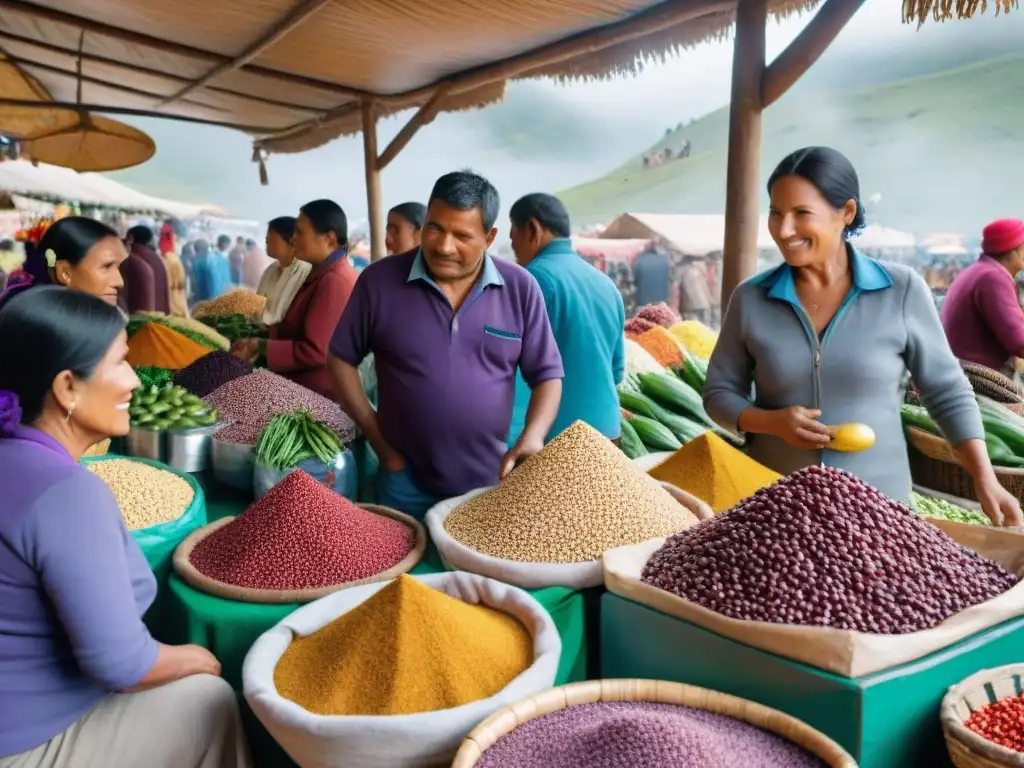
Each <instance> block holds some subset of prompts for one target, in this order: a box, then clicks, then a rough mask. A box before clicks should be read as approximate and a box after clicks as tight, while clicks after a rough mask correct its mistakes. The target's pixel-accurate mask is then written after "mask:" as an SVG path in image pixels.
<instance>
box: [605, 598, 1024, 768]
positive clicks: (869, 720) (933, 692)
mask: <svg viewBox="0 0 1024 768" xmlns="http://www.w3.org/2000/svg"><path fill="white" fill-rule="evenodd" d="M1022 659H1024V618H1016V619H1012V620H1010V621H1007V622H1005V623H1003V624H1000V625H999V626H997V627H994V628H993V629H990V630H987V631H985V632H980V633H978V634H976V635H973V636H971V637H969V638H967V639H966V640H964V641H962V642H960V643H957V644H956V645H954V646H951V647H949V648H946V649H945V650H943V651H940V652H938V653H933V654H931V655H929V656H925V657H924V658H922V659H918V660H917V661H913V662H910V663H909V664H903V665H901V666H898V667H894V668H892V669H888V670H884V671H882V672H876V673H874V674H871V675H866V676H864V677H858V678H852V679H851V678H844V677H839V676H837V675H834V674H832V673H830V672H825V671H823V670H820V669H815V668H813V667H809V666H807V665H806V664H801V663H799V662H795V661H791V660H789V659H784V658H782V657H781V656H776V655H774V654H771V653H768V652H766V651H761V650H758V649H756V648H752V647H751V646H748V645H745V644H743V643H739V642H736V641H735V640H730V639H728V638H725V637H722V636H721V635H718V634H716V633H714V632H711V631H709V630H707V629H703V628H701V627H698V626H696V625H695V624H691V623H690V622H687V621H683V620H682V619H677V618H674V617H672V616H668V615H666V614H663V613H661V612H660V611H656V610H654V609H652V608H647V607H646V606H643V605H640V604H638V603H634V602H632V601H630V600H626V599H624V598H621V597H619V596H617V595H612V594H606V595H605V596H604V597H603V598H602V605H601V672H602V676H603V677H641V678H654V679H659V680H673V681H678V682H682V683H689V684H691V685H699V686H702V687H704V688H711V689H714V690H717V691H723V692H725V693H731V694H733V695H735V696H741V697H743V698H745V699H751V700H752V701H757V702H760V703H762V704H765V705H766V706H769V707H774V708H776V709H780V710H782V711H783V712H787V713H789V714H790V715H792V716H794V717H797V718H799V719H801V720H803V721H804V722H806V723H808V724H809V725H811V726H813V727H815V728H817V729H818V730H820V731H822V732H823V733H825V734H827V735H828V736H830V737H831V738H833V739H835V740H836V741H837V742H839V743H840V744H841V745H842V746H843V747H844V748H845V749H846V750H847V751H849V752H850V754H852V755H853V756H854V758H855V759H856V760H857V761H858V762H859V763H860V765H861V768H946V767H947V766H949V765H951V763H950V762H949V758H948V756H947V754H946V746H945V743H944V741H943V738H942V727H941V725H940V724H939V705H940V703H941V701H942V697H943V695H944V694H945V692H946V688H948V687H949V686H950V685H953V684H954V683H957V682H959V681H960V680H962V679H964V678H965V677H967V676H968V675H970V674H972V673H974V672H977V671H978V670H979V669H986V668H989V667H997V666H1000V665H1002V664H1010V663H1012V662H1020V661H1021V660H1022Z"/></svg>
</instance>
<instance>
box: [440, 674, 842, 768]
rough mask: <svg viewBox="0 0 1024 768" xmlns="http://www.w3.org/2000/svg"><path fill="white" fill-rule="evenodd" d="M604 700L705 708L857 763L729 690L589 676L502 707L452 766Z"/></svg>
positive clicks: (472, 761)
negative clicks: (529, 725)
mask: <svg viewBox="0 0 1024 768" xmlns="http://www.w3.org/2000/svg"><path fill="white" fill-rule="evenodd" d="M599 701H651V702H657V703H661V704H676V705H683V706H687V707H693V708H694V709H703V710H707V711H708V712H714V713H716V714H719V715H727V716H729V717H733V718H735V719H737V720H742V721H743V722H745V723H749V724H750V725H755V726H757V727H758V728H763V729H764V730H766V731H770V732H771V733H774V734H776V735H778V736H781V737H783V738H784V739H788V740H789V741H791V742H793V743H794V744H797V745H798V746H801V747H803V748H804V749H806V750H807V751H808V752H810V753H811V754H813V755H817V756H818V757H819V758H821V760H823V761H824V762H825V763H826V764H827V765H829V766H830V768H857V762H856V761H855V760H854V759H853V758H852V757H851V756H850V754H849V753H848V752H847V751H846V750H844V749H843V748H842V747H841V746H839V745H838V744H837V743H836V742H834V741H832V739H830V738H829V737H828V736H826V735H825V734H823V733H821V732H820V731H818V730H815V729H814V728H812V727H811V726H809V725H807V724H806V723H804V722H803V721H801V720H797V719H796V718H795V717H791V716H789V715H787V714H786V713H785V712H780V711H779V710H777V709H771V708H770V707H766V706H764V705H762V704H757V703H755V702H753V701H748V700H747V699H741V698H738V697H736V696H730V695H729V694H726V693H719V692H718V691H711V690H708V689H707V688H698V687H696V686H693V685H685V684H683V683H672V682H668V681H665V680H588V681H586V682H583V683H572V684H570V685H562V686H559V687H558V688H551V689H549V690H547V691H542V692H540V693H538V694H536V695H534V696H531V697H529V698H528V699H523V700H522V701H519V702H517V703H515V704H513V705H512V706H511V707H504V708H503V709H499V710H498V711H497V712H495V713H494V714H493V715H491V716H490V717H489V718H487V719H486V720H484V721H483V722H482V723H480V725H478V726H477V727H476V728H474V729H473V731H472V732H471V733H470V734H469V736H467V737H466V739H465V741H463V742H462V746H461V747H460V748H459V751H458V753H457V754H456V755H455V762H454V763H452V768H473V766H475V765H476V764H477V763H478V762H479V761H480V758H481V757H483V754H484V752H486V751H487V750H488V749H490V748H491V747H492V746H494V744H495V742H497V741H498V739H500V738H501V737H502V736H504V735H506V734H507V733H510V732H512V731H513V730H514V729H515V728H516V727H517V726H519V725H521V724H523V723H525V722H527V721H528V720H532V719H533V718H535V717H540V716H541V715H548V714H551V713H552V712H557V711H559V710H562V709H566V708H568V707H572V706H576V705H577V704H593V703H595V702H599Z"/></svg>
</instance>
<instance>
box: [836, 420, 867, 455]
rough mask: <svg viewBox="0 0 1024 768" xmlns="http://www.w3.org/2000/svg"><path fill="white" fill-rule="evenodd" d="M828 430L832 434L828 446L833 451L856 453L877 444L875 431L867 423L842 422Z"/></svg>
mask: <svg viewBox="0 0 1024 768" xmlns="http://www.w3.org/2000/svg"><path fill="white" fill-rule="evenodd" d="M828 431H829V433H830V434H831V435H832V440H831V441H829V444H828V447H829V449H830V450H833V451H846V452H849V453H856V452H857V451H866V450H867V449H868V448H870V447H871V446H873V445H874V444H875V431H874V430H873V429H871V427H869V426H868V425H867V424H840V425H839V426H837V427H829V428H828Z"/></svg>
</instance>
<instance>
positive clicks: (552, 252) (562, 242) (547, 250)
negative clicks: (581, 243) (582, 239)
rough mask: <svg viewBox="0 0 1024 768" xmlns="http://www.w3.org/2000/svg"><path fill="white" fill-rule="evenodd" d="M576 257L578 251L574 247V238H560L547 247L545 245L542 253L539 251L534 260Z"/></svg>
mask: <svg viewBox="0 0 1024 768" xmlns="http://www.w3.org/2000/svg"><path fill="white" fill-rule="evenodd" d="M575 255H576V251H575V249H574V248H573V247H572V238H571V237H559V238H556V239H554V240H552V241H551V242H549V243H548V244H547V245H545V246H544V247H543V248H541V249H540V251H538V253H537V255H536V256H534V258H535V259H536V258H540V257H541V256H575Z"/></svg>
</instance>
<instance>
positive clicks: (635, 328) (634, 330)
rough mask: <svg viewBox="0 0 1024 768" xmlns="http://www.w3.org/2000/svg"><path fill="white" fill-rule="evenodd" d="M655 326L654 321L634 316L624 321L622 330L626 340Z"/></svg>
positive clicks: (634, 337)
mask: <svg viewBox="0 0 1024 768" xmlns="http://www.w3.org/2000/svg"><path fill="white" fill-rule="evenodd" d="M654 327H655V323H652V322H651V321H650V320H644V319H643V318H642V317H634V318H631V319H629V320H627V321H626V325H625V327H624V329H623V330H624V331H625V333H626V340H627V341H629V340H631V339H636V338H637V337H638V336H639V335H640V334H641V333H646V332H647V331H649V330H651V328H654Z"/></svg>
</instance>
